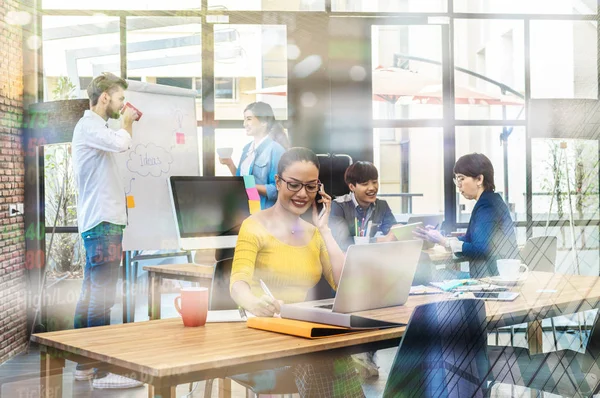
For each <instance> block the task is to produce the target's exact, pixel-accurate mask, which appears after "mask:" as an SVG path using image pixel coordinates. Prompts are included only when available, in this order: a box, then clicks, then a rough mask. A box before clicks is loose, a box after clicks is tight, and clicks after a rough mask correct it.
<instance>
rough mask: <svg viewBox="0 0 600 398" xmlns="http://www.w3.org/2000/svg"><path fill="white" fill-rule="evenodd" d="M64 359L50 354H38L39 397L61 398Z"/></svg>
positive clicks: (44, 352) (43, 352)
mask: <svg viewBox="0 0 600 398" xmlns="http://www.w3.org/2000/svg"><path fill="white" fill-rule="evenodd" d="M64 366H65V359H64V358H58V357H56V356H53V355H52V354H51V353H48V352H46V351H42V352H41V353H40V397H42V398H51V397H52V398H56V397H62V384H63V367H64Z"/></svg>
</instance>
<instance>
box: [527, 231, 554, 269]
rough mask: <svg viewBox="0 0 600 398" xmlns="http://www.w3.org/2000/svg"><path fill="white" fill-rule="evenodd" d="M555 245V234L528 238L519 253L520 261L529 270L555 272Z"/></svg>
mask: <svg viewBox="0 0 600 398" xmlns="http://www.w3.org/2000/svg"><path fill="white" fill-rule="evenodd" d="M557 245H558V239H557V238H556V236H537V237H535V238H529V239H527V242H526V243H525V247H523V249H521V251H520V253H519V254H520V256H521V261H523V262H524V263H525V264H527V266H528V267H529V270H530V271H544V272H555V270H556V251H557Z"/></svg>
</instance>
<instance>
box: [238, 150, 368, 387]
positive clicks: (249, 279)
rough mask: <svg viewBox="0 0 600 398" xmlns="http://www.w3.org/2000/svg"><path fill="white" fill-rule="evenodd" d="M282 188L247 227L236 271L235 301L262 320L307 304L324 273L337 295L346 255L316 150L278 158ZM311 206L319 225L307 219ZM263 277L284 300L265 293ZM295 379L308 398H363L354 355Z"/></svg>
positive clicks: (301, 370) (314, 365)
mask: <svg viewBox="0 0 600 398" xmlns="http://www.w3.org/2000/svg"><path fill="white" fill-rule="evenodd" d="M275 183H276V187H277V191H278V193H277V201H276V202H275V205H273V207H271V208H268V209H266V210H263V211H261V212H259V213H257V214H254V215H252V216H250V217H249V218H248V219H246V220H245V221H244V222H243V223H242V226H241V228H240V232H239V235H238V241H237V245H236V247H235V255H234V257H233V266H232V271H231V282H230V290H231V297H232V298H233V299H234V300H235V302H236V303H238V304H239V305H240V306H241V307H243V308H244V309H246V310H248V311H250V312H252V313H253V314H254V315H257V316H273V315H274V314H277V313H279V311H280V306H281V303H282V302H285V303H293V302H298V301H304V300H305V298H306V294H307V293H308V290H309V289H310V288H312V287H313V286H315V285H316V284H317V283H318V282H319V279H320V278H321V275H324V276H325V278H326V279H327V281H328V282H329V284H330V285H331V287H333V288H334V289H335V288H336V287H337V284H338V282H339V279H340V275H341V273H342V268H343V266H344V256H345V255H344V252H342V250H341V249H340V247H339V246H338V245H337V243H336V241H335V239H334V238H333V235H332V233H331V230H330V229H329V227H328V225H327V222H328V219H329V212H330V210H331V197H330V196H329V195H328V194H326V193H325V191H324V190H323V186H322V184H321V183H320V182H319V160H318V158H317V156H316V155H315V154H314V153H313V152H312V151H311V150H310V149H306V148H291V149H289V150H288V151H287V152H285V153H284V154H283V155H282V156H281V159H280V160H279V165H278V167H277V175H276V176H275ZM317 193H318V194H319V195H320V198H319V199H318V202H320V203H323V206H324V211H323V213H322V214H321V215H319V214H317V207H316V203H315V199H316V197H317ZM309 207H312V219H313V223H314V225H312V224H310V223H308V222H306V221H304V220H302V219H301V218H300V216H301V215H302V214H303V213H304V212H306V211H307V210H308V209H309ZM261 279H262V280H263V281H264V282H265V284H266V285H267V286H268V287H269V289H270V290H271V293H273V296H275V297H276V298H277V300H273V299H272V298H270V297H269V296H268V295H266V294H265V293H264V292H263V290H262V289H261V287H260V280H261ZM294 374H295V376H296V385H297V386H298V391H299V393H300V396H303V397H305V396H310V397H319V396H340V397H364V393H363V391H362V388H361V385H360V381H359V380H358V379H357V377H356V372H355V369H354V366H353V364H352V361H351V359H350V357H349V356H345V357H338V358H331V359H328V360H319V361H316V362H310V363H304V364H301V365H296V366H295V367H294Z"/></svg>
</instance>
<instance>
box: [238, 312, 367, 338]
mask: <svg viewBox="0 0 600 398" xmlns="http://www.w3.org/2000/svg"><path fill="white" fill-rule="evenodd" d="M247 326H248V327H250V328H254V329H261V330H267V331H269V332H276V333H283V334H289V335H292V336H298V337H305V338H307V339H318V338H322V337H329V336H335V335H338V334H347V333H357V332H360V330H356V329H349V328H343V327H339V326H332V325H324V324H322V323H312V322H304V321H297V320H295V319H283V318H265V317H255V318H248V321H247ZM363 331H364V330H363Z"/></svg>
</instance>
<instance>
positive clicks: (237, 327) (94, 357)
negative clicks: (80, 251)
mask: <svg viewBox="0 0 600 398" xmlns="http://www.w3.org/2000/svg"><path fill="white" fill-rule="evenodd" d="M539 289H545V290H556V291H557V292H556V293H543V292H538V290H539ZM515 290H517V291H520V292H521V295H520V296H519V297H518V298H517V299H516V300H515V301H512V302H494V301H488V302H486V310H487V318H488V329H490V330H493V329H495V328H497V327H502V326H510V325H515V324H519V323H525V322H530V321H534V320H538V319H543V318H547V317H554V316H559V315H565V314H571V313H576V312H580V311H585V310H589V309H592V308H598V306H599V304H600V277H586V276H576V275H560V274H550V273H544V272H530V275H529V278H528V279H527V281H525V283H524V284H523V285H522V286H519V287H517V288H516V289H515ZM448 298H449V295H447V294H438V295H422V296H411V297H410V298H409V300H408V301H407V303H406V304H405V305H403V306H400V307H390V308H382V309H378V310H372V311H364V312H360V313H359V315H363V316H370V317H373V318H376V319H382V320H388V321H393V322H404V323H407V322H408V320H409V318H410V316H411V314H412V311H413V309H414V308H415V307H416V306H417V305H421V304H425V303H428V302H434V301H440V300H444V299H448ZM404 329H405V328H404V327H399V328H393V329H385V330H376V331H369V332H362V333H356V334H350V335H341V336H334V337H328V338H324V339H318V340H308V339H303V338H298V337H293V336H287V335H283V334H277V333H271V332H265V331H261V330H254V329H250V328H247V327H246V325H245V324H244V323H213V324H207V325H206V326H205V327H199V328H184V327H183V324H182V322H181V320H180V319H163V320H156V321H147V322H139V323H129V324H123V325H111V326H102V327H96V328H89V329H76V330H66V331H60V332H50V333H41V334H34V335H33V336H32V340H33V341H34V342H36V343H39V344H40V345H42V349H43V350H44V351H45V352H46V353H47V354H44V353H42V355H41V357H40V358H41V364H40V365H41V368H40V369H41V377H40V383H41V384H42V385H41V388H42V389H41V391H43V392H45V393H46V394H45V396H46V397H49V396H50V394H51V393H54V394H56V392H59V393H61V391H60V386H61V384H60V383H59V382H62V367H63V366H64V359H65V358H68V359H70V360H77V361H87V362H94V361H101V362H106V363H108V364H110V366H111V371H112V372H114V373H118V374H123V375H127V376H128V377H132V378H135V379H137V380H141V381H143V382H145V383H148V384H150V385H152V386H154V388H153V389H151V390H153V393H152V394H153V395H152V396H155V397H158V396H162V397H163V398H165V397H172V395H171V394H172V393H173V391H174V386H176V385H178V384H184V383H189V382H192V381H197V380H203V379H209V378H223V377H227V376H232V375H235V374H240V373H245V372H250V371H254V370H259V369H269V368H274V367H278V366H282V365H290V364H293V363H297V362H298V361H302V360H306V359H307V356H309V355H310V356H314V355H320V354H325V355H338V354H339V355H342V354H344V355H345V354H352V353H356V352H364V351H369V350H377V349H382V348H388V347H393V346H397V345H398V343H399V341H400V338H401V337H402V334H403V333H404ZM249 342H252V343H251V344H249ZM46 375H54V376H55V377H52V378H46V377H44V376H46ZM54 396H56V395H54ZM59 396H60V395H59Z"/></svg>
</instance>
